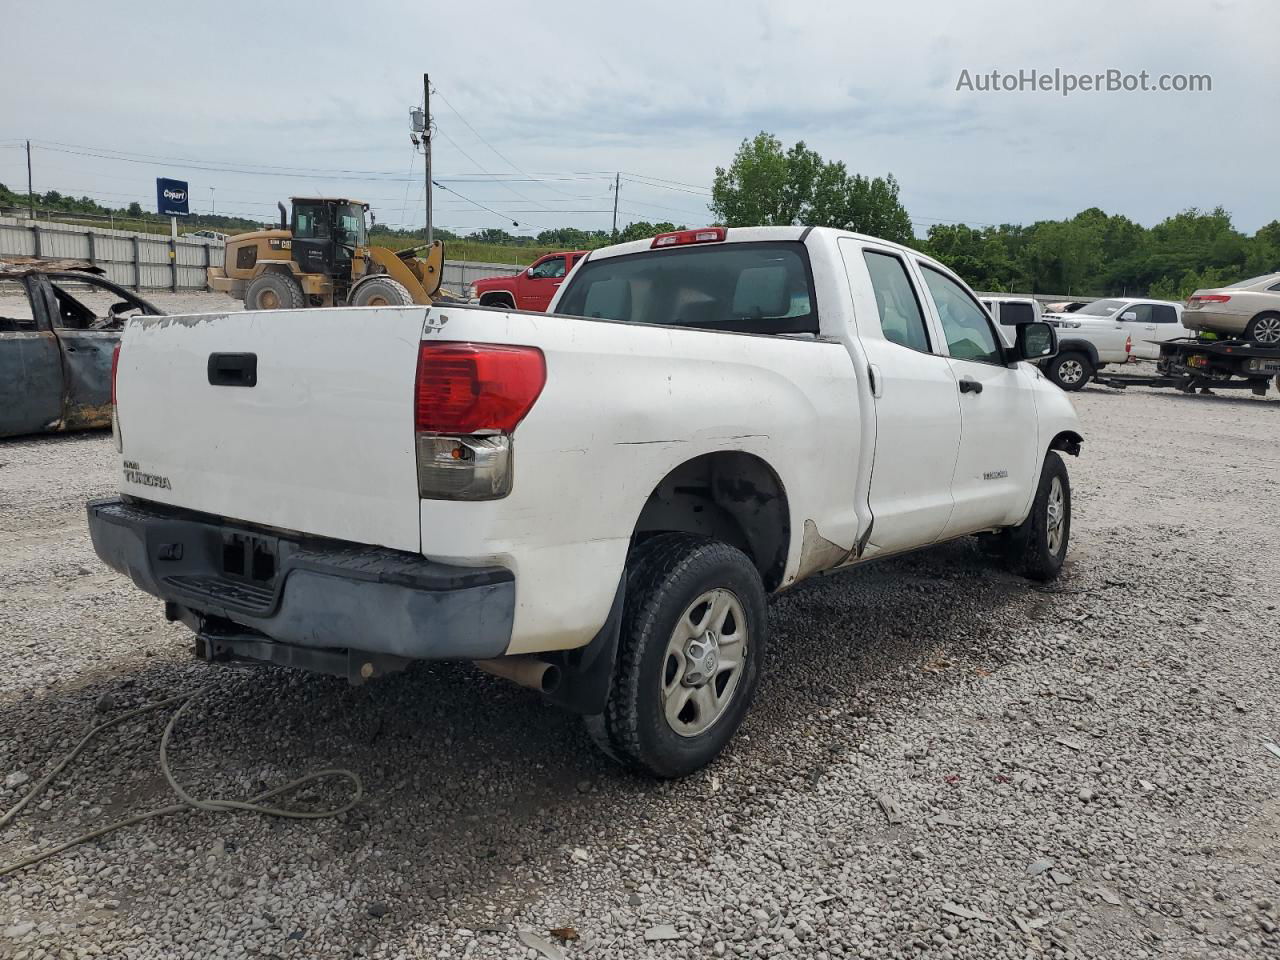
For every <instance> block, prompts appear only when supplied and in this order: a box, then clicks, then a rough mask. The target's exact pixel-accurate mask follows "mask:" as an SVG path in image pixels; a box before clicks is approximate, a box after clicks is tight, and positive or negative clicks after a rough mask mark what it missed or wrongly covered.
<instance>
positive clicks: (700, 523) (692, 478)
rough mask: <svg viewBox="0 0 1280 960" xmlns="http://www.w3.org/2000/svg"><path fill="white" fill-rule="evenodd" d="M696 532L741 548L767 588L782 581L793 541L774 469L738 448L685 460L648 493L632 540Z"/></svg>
mask: <svg viewBox="0 0 1280 960" xmlns="http://www.w3.org/2000/svg"><path fill="white" fill-rule="evenodd" d="M676 532H683V533H695V534H702V535H704V536H709V537H713V538H715V539H717V540H722V541H724V542H726V543H729V544H731V545H733V546H735V547H737V548H738V549H740V550H742V552H743V553H745V554H746V555H747V556H748V557H750V558H751V561H752V562H753V563H754V564H755V566H756V569H757V570H758V571H759V573H760V578H761V580H762V581H763V582H764V585H765V589H766V590H768V591H770V592H772V591H774V590H777V589H778V588H779V587H780V586H781V585H782V582H783V577H784V575H785V572H786V566H787V554H788V551H789V549H790V545H791V511H790V506H789V502H788V499H787V493H786V489H785V487H784V486H783V484H782V480H781V478H780V477H779V476H778V473H777V471H775V470H774V469H773V467H771V466H770V465H769V464H768V463H767V462H766V461H765V460H763V459H761V458H760V457H758V456H756V455H755V454H753V453H747V452H745V451H742V450H720V451H715V452H711V453H704V454H702V455H700V456H697V457H694V458H692V459H690V460H686V461H685V462H684V463H682V464H680V465H679V466H677V467H675V468H674V469H673V470H671V471H670V472H669V473H668V474H667V475H666V476H665V477H663V479H662V481H661V482H660V483H658V485H657V486H656V487H654V489H653V490H652V491H651V492H650V494H649V496H648V498H647V499H646V501H645V504H644V507H643V508H642V509H641V511H640V515H639V517H638V518H637V519H636V524H635V528H634V531H633V533H632V541H633V543H634V542H638V541H640V540H642V539H644V538H645V537H647V536H651V535H653V534H655V533H676Z"/></svg>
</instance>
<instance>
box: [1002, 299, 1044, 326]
mask: <svg viewBox="0 0 1280 960" xmlns="http://www.w3.org/2000/svg"><path fill="white" fill-rule="evenodd" d="M1035 318H1036V311H1035V308H1034V307H1033V306H1031V304H1029V303H1023V302H1021V301H1019V300H1003V301H1001V303H1000V325H1001V326H1005V327H1016V326H1018V324H1021V323H1031V322H1032V321H1033V320H1035Z"/></svg>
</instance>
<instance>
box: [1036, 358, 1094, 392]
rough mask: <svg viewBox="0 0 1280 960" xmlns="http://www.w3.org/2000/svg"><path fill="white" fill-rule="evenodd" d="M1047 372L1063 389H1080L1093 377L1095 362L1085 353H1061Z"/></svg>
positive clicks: (1051, 362)
mask: <svg viewBox="0 0 1280 960" xmlns="http://www.w3.org/2000/svg"><path fill="white" fill-rule="evenodd" d="M1045 372H1046V374H1047V375H1048V377H1049V379H1050V380H1052V381H1053V382H1054V383H1056V384H1057V385H1058V386H1060V387H1061V388H1062V389H1063V390H1079V389H1080V388H1081V387H1083V386H1084V385H1085V384H1086V383H1088V382H1089V381H1090V380H1092V379H1093V364H1092V363H1090V362H1089V358H1088V357H1086V356H1085V355H1084V354H1083V353H1060V354H1058V355H1057V356H1056V357H1054V358H1053V359H1052V360H1050V361H1049V369H1048V370H1046V371H1045Z"/></svg>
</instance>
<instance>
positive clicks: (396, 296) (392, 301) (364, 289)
mask: <svg viewBox="0 0 1280 960" xmlns="http://www.w3.org/2000/svg"><path fill="white" fill-rule="evenodd" d="M412 304H413V294H411V293H410V292H409V290H408V288H406V287H405V285H404V284H403V283H400V282H399V281H398V280H392V279H391V278H390V277H376V278H374V279H373V280H366V281H365V282H364V283H362V284H360V286H358V287H356V292H355V293H353V294H352V295H351V306H353V307H408V306H411V305H412Z"/></svg>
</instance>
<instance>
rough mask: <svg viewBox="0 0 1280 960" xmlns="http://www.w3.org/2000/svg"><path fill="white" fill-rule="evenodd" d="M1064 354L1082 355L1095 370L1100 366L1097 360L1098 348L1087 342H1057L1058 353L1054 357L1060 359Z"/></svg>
mask: <svg viewBox="0 0 1280 960" xmlns="http://www.w3.org/2000/svg"><path fill="white" fill-rule="evenodd" d="M1064 353H1083V354H1084V355H1085V356H1086V357H1088V358H1089V362H1090V363H1092V364H1093V365H1094V367H1095V368H1096V367H1098V366H1100V363H1099V360H1098V348H1097V347H1096V346H1094V345H1093V344H1092V343H1090V342H1089V341H1088V340H1072V339H1067V340H1059V341H1058V352H1057V353H1056V354H1055V355H1054V356H1057V357H1060V356H1062V355H1063V354H1064Z"/></svg>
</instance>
